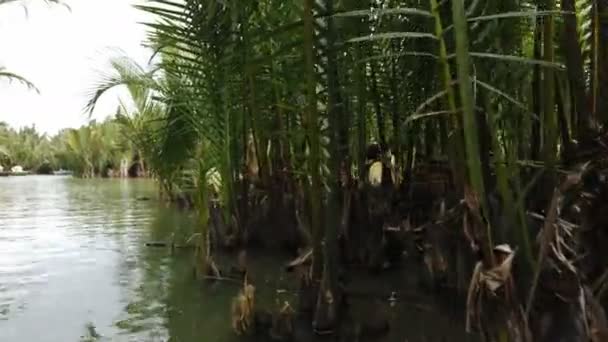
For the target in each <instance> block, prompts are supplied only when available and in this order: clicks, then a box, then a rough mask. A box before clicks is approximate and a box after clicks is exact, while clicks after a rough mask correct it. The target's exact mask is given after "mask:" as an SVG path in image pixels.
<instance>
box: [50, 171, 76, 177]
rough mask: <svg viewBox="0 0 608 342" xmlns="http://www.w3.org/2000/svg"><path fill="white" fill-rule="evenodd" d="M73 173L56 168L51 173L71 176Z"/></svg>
mask: <svg viewBox="0 0 608 342" xmlns="http://www.w3.org/2000/svg"><path fill="white" fill-rule="evenodd" d="M72 174H73V172H72V171H70V170H57V171H53V175H55V176H71V175H72Z"/></svg>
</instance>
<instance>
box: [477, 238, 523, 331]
mask: <svg viewBox="0 0 608 342" xmlns="http://www.w3.org/2000/svg"><path fill="white" fill-rule="evenodd" d="M493 252H494V253H495V258H496V260H498V261H499V264H498V265H497V266H495V267H492V268H491V269H487V270H484V266H483V263H482V262H481V261H480V262H478V263H477V264H476V265H475V269H474V271H473V276H472V277H471V282H470V284H469V290H468V293H467V312H466V330H467V332H471V325H472V322H471V321H472V320H475V321H477V324H478V325H479V318H480V316H481V310H482V309H481V308H482V304H483V303H482V301H483V298H482V297H483V294H489V295H492V296H497V295H498V290H499V289H501V288H503V287H506V286H505V285H507V284H509V282H510V280H511V279H512V271H513V260H514V258H515V254H516V252H515V251H513V250H512V249H511V247H510V246H509V245H506V244H505V245H498V246H496V247H495V248H494V250H493ZM484 290H489V291H484ZM510 290H511V289H507V290H506V292H508V291H510Z"/></svg>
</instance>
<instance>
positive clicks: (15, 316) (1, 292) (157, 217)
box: [0, 176, 466, 342]
mask: <svg viewBox="0 0 608 342" xmlns="http://www.w3.org/2000/svg"><path fill="white" fill-rule="evenodd" d="M156 194H157V192H156V186H155V184H154V183H153V182H151V181H147V180H80V179H73V178H71V177H54V176H28V177H0V341H1V342H13V341H14V342H30V341H31V342H47V341H49V342H72V341H74V342H77V341H175V342H177V341H180V342H181V341H185V342H190V341H206V342H220V341H222V342H223V341H238V339H237V338H236V337H235V336H234V334H233V333H232V331H231V329H230V319H229V317H230V315H229V306H230V300H231V298H232V296H234V294H235V293H236V292H237V291H238V287H237V286H236V285H234V284H230V283H221V284H216V285H212V286H201V285H200V284H199V283H197V282H196V281H194V279H193V274H192V255H191V253H189V252H187V251H181V252H177V253H175V254H171V253H170V251H169V250H167V249H166V248H151V247H146V246H145V242H147V241H159V240H164V241H167V240H169V239H171V236H172V234H174V236H175V238H176V240H177V241H184V240H186V239H187V238H188V236H190V235H191V234H192V232H193V230H194V227H195V225H194V217H193V216H192V215H191V214H189V213H187V212H183V211H178V210H175V209H171V208H166V207H164V206H163V205H161V204H159V202H158V201H157V200H156ZM141 197H150V198H151V200H149V201H141V200H138V198H141ZM251 259H255V265H253V267H252V268H253V270H252V274H253V275H252V277H253V279H254V282H255V285H256V303H260V304H261V305H267V306H271V305H272V304H274V300H275V298H276V297H277V295H276V290H277V289H285V288H292V289H293V280H291V281H290V280H289V279H284V278H283V277H284V276H285V275H284V274H283V273H282V272H281V264H282V262H284V261H285V259H284V258H280V257H279V258H277V257H276V256H275V257H265V256H256V257H255V258H250V260H251ZM391 277H392V278H391V279H393V280H395V276H391ZM396 278H397V279H398V281H397V283H395V282H392V283H391V282H390V281H385V280H382V279H378V278H371V279H368V280H366V281H362V282H361V283H360V284H361V286H362V287H363V288H364V289H365V288H367V289H369V288H373V289H375V290H382V291H385V292H388V293H390V291H391V290H394V289H395V288H398V289H408V288H409V289H414V288H415V286H416V285H415V284H414V277H409V276H408V273H407V270H406V271H405V272H403V274H400V275H398V276H397V277H396ZM366 282H367V284H366ZM281 301H282V299H281ZM360 307H361V308H360V309H358V310H357V313H356V316H359V319H361V320H365V319H367V318H368V316H369V314H370V311H368V310H367V309H366V304H365V303H363V304H361V306H360ZM391 310H393V311H394V312H393V313H392V316H393V317H394V322H393V329H392V331H391V334H390V336H387V337H385V338H384V339H382V341H391V342H392V341H395V342H397V341H398V342H403V341H429V342H430V341H465V340H466V339H465V337H463V334H462V330H463V329H462V323H454V322H453V320H452V319H451V318H450V317H449V315H446V314H445V313H441V310H438V311H437V310H433V309H432V304H428V303H408V302H403V303H401V304H400V305H398V306H396V307H395V308H394V309H391ZM446 338H447V339H446Z"/></svg>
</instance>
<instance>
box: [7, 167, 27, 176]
mask: <svg viewBox="0 0 608 342" xmlns="http://www.w3.org/2000/svg"><path fill="white" fill-rule="evenodd" d="M30 174H31V172H30V171H25V170H23V167H22V166H21V165H15V166H13V167H12V168H11V172H9V174H8V175H9V176H27V175H30Z"/></svg>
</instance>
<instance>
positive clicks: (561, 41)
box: [88, 0, 608, 341]
mask: <svg viewBox="0 0 608 342" xmlns="http://www.w3.org/2000/svg"><path fill="white" fill-rule="evenodd" d="M139 8H140V9H141V10H143V11H146V12H149V13H152V14H154V15H155V16H156V18H157V20H156V21H154V22H150V23H147V25H148V27H149V32H150V34H149V41H148V44H149V46H150V47H152V48H153V49H154V50H155V51H156V53H157V56H158V57H159V62H158V63H157V64H155V65H152V66H150V67H149V68H146V67H142V66H138V65H136V64H135V63H134V62H133V61H131V60H129V59H128V58H127V57H118V58H116V59H114V60H113V61H112V64H113V69H112V70H108V73H107V74H106V75H103V76H102V77H100V81H99V84H96V85H95V86H94V87H93V89H91V102H90V103H89V106H88V109H89V110H90V109H92V108H93V107H94V105H95V103H96V101H97V100H98V99H99V97H100V96H103V93H104V92H105V91H106V90H108V89H111V88H113V87H115V86H126V87H127V88H128V90H129V92H130V94H131V97H132V100H133V101H134V103H135V104H136V110H135V111H133V112H131V113H128V114H127V113H125V114H124V115H123V116H121V118H122V119H121V120H124V121H125V127H129V128H130V129H131V130H132V131H131V133H130V134H129V136H130V137H132V138H133V139H132V140H131V141H132V142H133V144H134V148H135V150H137V151H138V152H139V153H141V155H142V156H143V158H144V159H145V160H146V165H147V167H148V168H149V171H150V172H151V173H152V174H154V175H155V177H156V178H157V179H158V180H159V181H160V184H161V186H162V189H163V192H164V193H166V194H169V195H170V196H178V193H179V194H181V195H179V196H183V194H184V193H186V194H187V196H189V197H190V201H191V202H192V203H194V204H195V205H196V208H197V210H198V212H199V214H200V224H201V231H200V233H199V234H198V235H197V236H198V247H199V250H198V253H197V257H198V258H199V265H200V266H201V267H200V268H201V271H202V272H203V273H205V272H207V270H208V268H209V267H211V268H212V269H214V268H215V265H214V263H213V253H212V250H216V249H217V248H220V247H234V246H238V247H240V248H246V247H248V246H251V245H252V244H253V243H254V242H258V243H263V244H265V245H267V246H269V245H272V244H282V245H284V246H289V247H291V248H292V249H295V248H293V247H295V246H299V247H302V248H303V249H302V250H304V251H306V250H307V249H306V247H308V246H310V247H311V251H312V252H311V255H312V264H311V265H310V267H311V272H310V273H309V272H302V273H301V275H302V278H303V279H302V293H303V294H304V293H308V294H310V293H313V295H312V296H304V295H303V296H302V297H303V298H305V297H306V298H308V300H305V299H303V300H302V301H301V302H300V305H299V307H298V309H299V311H301V312H302V313H305V312H308V313H311V314H312V315H311V317H312V322H313V327H314V328H315V330H316V331H317V332H320V333H321V332H331V331H336V330H335V329H336V327H337V326H339V325H340V324H341V323H342V322H343V321H344V320H343V319H344V316H345V315H346V314H345V313H344V311H342V310H341V308H342V307H343V306H344V305H345V303H346V302H347V295H348V291H346V290H345V286H346V285H345V284H344V283H343V281H342V280H341V277H339V273H340V272H339V270H341V269H344V268H345V267H346V266H347V265H353V264H356V265H365V266H367V267H369V268H370V269H372V270H378V269H381V268H382V266H384V265H386V264H387V263H386V261H387V260H389V261H391V262H392V264H393V265H398V259H399V258H398V257H395V255H398V256H400V255H401V252H402V250H403V249H405V248H406V247H404V245H403V243H404V241H407V240H413V239H414V238H415V239H417V240H421V241H422V243H420V245H421V248H420V250H421V254H422V255H423V257H422V260H424V262H425V264H426V266H427V272H430V274H432V275H433V277H434V279H435V280H436V281H437V282H439V281H440V280H441V279H443V280H444V282H443V285H444V286H447V287H448V288H454V289H456V290H459V291H460V293H461V294H462V295H467V297H468V298H467V308H466V310H467V327H466V328H467V329H471V330H477V331H478V332H481V333H482V335H483V336H485V338H486V339H487V340H491V341H499V340H500V341H506V340H509V341H524V340H526V341H529V340H534V341H553V340H555V339H554V338H553V337H552V336H553V335H552V334H555V333H557V334H558V335H559V336H570V337H571V339H569V340H577V341H579V340H580V341H583V340H585V341H587V340H593V341H601V340H605V339H606V338H607V337H606V336H607V335H606V334H608V331H607V329H608V328H607V326H606V319H605V314H604V310H603V309H602V306H601V305H600V303H603V307H604V308H606V307H607V306H608V299H607V297H606V289H607V288H608V286H607V283H608V282H607V280H608V273H606V272H607V271H606V270H607V269H608V263H607V260H608V256H607V255H606V254H605V251H604V250H603V249H602V247H601V246H605V245H606V244H607V243H608V234H607V232H606V225H605V223H606V222H607V221H606V218H605V217H604V216H605V215H603V214H602V212H605V210H604V207H603V205H604V204H603V203H605V200H604V199H606V198H608V184H607V183H606V179H607V178H606V169H605V165H606V164H605V163H604V161H605V160H606V157H607V156H608V151H607V149H606V145H605V143H608V141H607V139H606V136H605V134H604V130H603V127H604V123H605V121H606V120H607V115H608V102H607V101H608V43H607V42H608V38H606V37H608V19H607V18H608V2H606V1H605V0H595V1H594V0H576V1H575V0H561V1H553V0H536V1H534V0H530V1H515V0H503V1H492V0H471V1H465V0H451V1H442V2H439V1H436V0H428V1H422V0H373V1H354V0H339V1H333V0H318V1H313V0H302V1H286V0H267V1H262V2H243V1H222V2H220V1H212V0H209V1H207V0H186V1H177V0H150V1H147V2H146V3H145V4H144V5H142V6H139ZM381 165H383V167H380V166H381ZM209 185H212V186H209ZM217 203H219V204H220V205H221V208H222V209H223V211H222V213H220V214H219V216H218V213H217V212H216V211H215V210H210V209H214V208H216V207H217V206H216V204H217ZM209 222H211V223H213V224H212V225H209ZM210 242H213V243H210ZM393 249H397V252H396V253H394V251H393ZM385 252H386V253H385ZM306 260H307V259H306V258H301V260H299V261H301V263H302V264H303V265H305V266H306V267H308V266H307V265H308V264H306V262H305V261H306ZM295 266H298V267H299V266H301V265H299V263H296V265H295ZM295 266H294V267H295ZM215 272H216V273H217V270H216V271H215ZM469 279H471V281H468V280H469ZM467 284H468V285H467ZM467 288H468V293H466V292H467V291H466V290H467ZM250 292H251V288H250V287H248V286H247V284H246V285H245V287H244V289H243V293H242V294H241V296H242V298H245V299H247V298H249V297H248V296H249V295H250ZM317 294H318V295H317ZM245 307H246V305H245ZM463 309H464V308H463ZM247 314H249V311H247ZM245 316H246V315H245ZM237 318H238V317H237ZM240 318H242V319H244V322H245V323H247V322H248V321H247V319H246V317H243V316H241V317H240ZM237 320H238V319H237ZM249 327H250V325H248V324H244V325H238V324H236V325H235V329H237V330H239V331H240V330H248V329H249ZM463 328H464V327H463Z"/></svg>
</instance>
